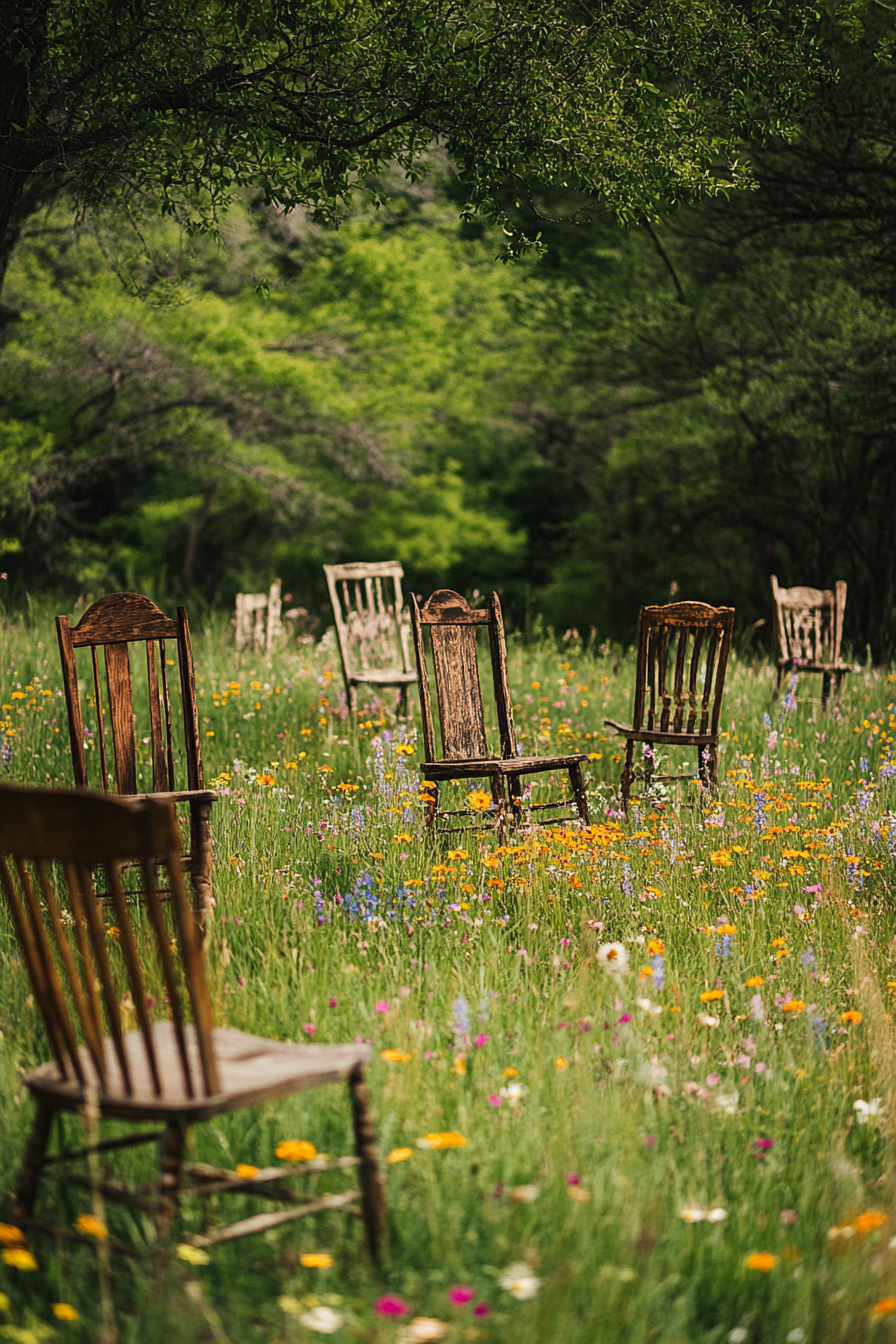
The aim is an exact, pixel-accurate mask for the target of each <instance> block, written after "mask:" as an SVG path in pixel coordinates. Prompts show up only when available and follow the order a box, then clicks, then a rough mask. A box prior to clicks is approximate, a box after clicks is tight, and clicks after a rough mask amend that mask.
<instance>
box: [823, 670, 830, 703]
mask: <svg viewBox="0 0 896 1344" xmlns="http://www.w3.org/2000/svg"><path fill="white" fill-rule="evenodd" d="M830 698H831V674H830V672H823V673H822V676H821V707H822V709H826V708H827V703H828V701H829V700H830Z"/></svg>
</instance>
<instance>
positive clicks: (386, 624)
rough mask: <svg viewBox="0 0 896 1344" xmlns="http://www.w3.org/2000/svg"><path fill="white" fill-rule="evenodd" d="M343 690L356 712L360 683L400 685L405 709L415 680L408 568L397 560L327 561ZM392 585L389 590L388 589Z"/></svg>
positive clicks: (328, 584) (351, 709)
mask: <svg viewBox="0 0 896 1344" xmlns="http://www.w3.org/2000/svg"><path fill="white" fill-rule="evenodd" d="M324 574H326V576H327V587H328V588H329V590H330V602H331V603H332V606H333V618H334V620H335V621H336V635H337V638H338V640H339V656H340V658H341V659H342V675H343V677H344V678H345V692H346V695H347V696H348V704H349V709H350V711H351V712H352V714H354V713H355V711H356V710H357V708H358V687H359V686H397V687H398V688H399V703H400V705H401V709H402V711H403V712H404V713H407V708H408V699H407V696H408V687H409V686H410V685H411V683H412V682H414V681H415V680H416V677H417V674H416V672H415V671H414V668H413V665H412V663H411V659H410V651H409V649H408V627H407V616H406V614H405V612H404V611H403V610H402V602H403V599H402V594H401V581H402V579H403V578H404V570H403V569H402V567H401V565H400V564H399V563H398V562H397V561H396V560H388V561H384V562H383V563H382V564H370V565H367V564H352V565H324ZM390 587H391V592H390V591H389V590H390Z"/></svg>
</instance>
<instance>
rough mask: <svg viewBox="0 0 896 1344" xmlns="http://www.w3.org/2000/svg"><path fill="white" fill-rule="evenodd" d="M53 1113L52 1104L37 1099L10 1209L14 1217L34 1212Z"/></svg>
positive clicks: (22, 1216)
mask: <svg viewBox="0 0 896 1344" xmlns="http://www.w3.org/2000/svg"><path fill="white" fill-rule="evenodd" d="M54 1114H55V1112H54V1110H53V1107H52V1106H50V1105H48V1104H47V1102H45V1101H38V1103H37V1113H36V1115H35V1117H34V1121H33V1123H32V1125H31V1133H30V1134H29V1135H28V1144H27V1146H26V1148H25V1160H24V1162H23V1163H22V1169H21V1171H20V1172H19V1179H18V1181H17V1182H16V1195H15V1202H14V1204H13V1210H12V1216H13V1218H14V1219H16V1218H30V1217H31V1214H32V1213H33V1212H34V1204H35V1200H36V1199H37V1189H38V1186H39V1185H40V1178H41V1172H42V1171H43V1165H44V1157H45V1156H46V1152H47V1144H48V1143H49V1141H50V1129H51V1127H52V1124H53V1116H54Z"/></svg>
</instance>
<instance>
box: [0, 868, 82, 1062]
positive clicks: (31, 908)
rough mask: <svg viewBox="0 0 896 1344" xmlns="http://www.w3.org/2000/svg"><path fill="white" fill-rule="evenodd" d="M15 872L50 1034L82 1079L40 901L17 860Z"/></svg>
mask: <svg viewBox="0 0 896 1344" xmlns="http://www.w3.org/2000/svg"><path fill="white" fill-rule="evenodd" d="M16 870H17V872H18V875H19V885H20V886H21V888H22V891H23V892H24V894H25V900H26V902H27V906H26V908H27V911H28V914H29V915H30V917H31V932H32V934H33V935H34V943H35V946H36V948H37V955H38V958H39V960H40V963H41V968H42V970H43V973H44V977H43V978H44V983H43V992H44V994H45V995H46V1001H47V1011H48V1013H49V1016H50V1020H51V1021H52V1024H53V1025H52V1030H53V1033H54V1035H55V1037H56V1042H57V1045H58V1047H59V1050H60V1051H61V1052H62V1054H63V1056H64V1057H65V1059H66V1060H67V1061H68V1062H70V1063H71V1064H72V1067H73V1068H74V1070H75V1073H76V1074H77V1075H78V1077H79V1079H83V1072H82V1070H81V1067H80V1061H79V1060H78V1059H77V1058H76V1055H77V1049H78V1043H77V1041H76V1039H75V1032H74V1028H73V1027H72V1020H71V1017H70V1016H69V1011H68V1004H67V1003H66V1002H65V997H64V995H63V993H62V981H61V980H60V978H59V969H58V967H57V965H56V959H55V958H54V956H53V949H52V947H51V946H50V939H49V937H48V935H47V928H46V925H45V924H44V916H43V911H42V910H41V907H40V901H39V900H38V899H37V892H36V891H35V890H34V883H33V882H32V881H31V874H30V873H29V871H28V868H27V866H26V864H25V863H24V862H23V861H22V860H21V859H17V860H16Z"/></svg>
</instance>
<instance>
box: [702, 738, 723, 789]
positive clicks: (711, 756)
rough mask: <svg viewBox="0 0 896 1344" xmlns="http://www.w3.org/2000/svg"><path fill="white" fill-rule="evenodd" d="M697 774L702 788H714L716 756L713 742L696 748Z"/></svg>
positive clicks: (716, 768) (716, 775) (716, 767)
mask: <svg viewBox="0 0 896 1344" xmlns="http://www.w3.org/2000/svg"><path fill="white" fill-rule="evenodd" d="M704 752H706V759H705V760H704V758H703V753H704ZM697 774H698V775H699V777H700V785H701V787H702V788H704V789H714V788H715V786H716V784H717V782H718V757H717V751H716V746H715V744H714V743H713V745H712V746H709V747H698V748H697Z"/></svg>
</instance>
